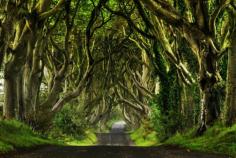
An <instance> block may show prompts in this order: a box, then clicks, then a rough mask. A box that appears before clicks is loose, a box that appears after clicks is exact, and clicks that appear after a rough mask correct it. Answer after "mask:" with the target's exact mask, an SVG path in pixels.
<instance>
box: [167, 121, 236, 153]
mask: <svg viewBox="0 0 236 158" xmlns="http://www.w3.org/2000/svg"><path fill="white" fill-rule="evenodd" d="M195 132H196V129H191V130H189V131H188V132H186V133H185V134H180V133H177V134H176V135H175V136H173V137H171V138H170V139H168V140H167V141H166V142H165V143H166V144H175V145H179V146H181V147H186V148H189V149H192V150H199V151H207V152H215V153H223V154H229V155H232V156H235V155H236V125H234V126H233V127H230V128H226V127H222V126H221V125H215V126H213V127H211V128H209V129H208V130H207V131H206V132H205V133H204V135H203V136H200V137H195V136H194V135H195Z"/></svg>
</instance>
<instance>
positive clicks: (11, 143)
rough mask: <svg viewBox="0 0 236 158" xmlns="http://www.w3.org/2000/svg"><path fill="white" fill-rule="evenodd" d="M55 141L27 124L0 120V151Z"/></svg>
mask: <svg viewBox="0 0 236 158" xmlns="http://www.w3.org/2000/svg"><path fill="white" fill-rule="evenodd" d="M55 143H56V142H54V141H52V140H48V139H45V138H43V137H42V136H40V134H39V133H37V132H35V131H33V130H32V128H30V127H29V126H27V125H25V124H23V123H21V122H19V121H15V120H11V121H8V120H0V153H6V152H9V151H12V150H14V149H16V148H29V147H34V146H38V145H45V144H55Z"/></svg>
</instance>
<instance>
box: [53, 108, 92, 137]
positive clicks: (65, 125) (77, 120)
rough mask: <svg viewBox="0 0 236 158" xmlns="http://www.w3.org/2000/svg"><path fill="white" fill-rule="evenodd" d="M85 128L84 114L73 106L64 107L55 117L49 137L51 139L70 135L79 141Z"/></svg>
mask: <svg viewBox="0 0 236 158" xmlns="http://www.w3.org/2000/svg"><path fill="white" fill-rule="evenodd" d="M87 127H88V125H87V123H86V121H85V116H84V114H83V113H81V112H79V109H77V108H76V107H75V106H73V105H66V106H64V107H63V109H62V110H61V111H60V112H59V113H57V115H56V116H55V118H54V121H53V129H52V132H51V135H52V136H53V137H60V136H62V137H63V135H71V136H73V137H76V138H78V139H79V138H83V137H84V136H85V131H86V129H87Z"/></svg>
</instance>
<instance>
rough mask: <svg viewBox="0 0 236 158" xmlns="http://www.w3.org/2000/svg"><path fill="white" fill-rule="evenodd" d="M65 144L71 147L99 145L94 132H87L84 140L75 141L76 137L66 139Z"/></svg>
mask: <svg viewBox="0 0 236 158" xmlns="http://www.w3.org/2000/svg"><path fill="white" fill-rule="evenodd" d="M63 142H64V143H65V144H66V145H71V146H89V145H94V144H96V143H97V137H96V135H95V134H94V133H93V132H92V131H89V130H88V131H86V132H85V136H84V137H83V138H82V139H75V138H74V137H65V139H64V140H63Z"/></svg>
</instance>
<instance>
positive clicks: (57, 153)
mask: <svg viewBox="0 0 236 158" xmlns="http://www.w3.org/2000/svg"><path fill="white" fill-rule="evenodd" d="M1 158H228V156H220V155H214V154H205V153H199V152H189V151H187V150H183V149H178V148H175V147H164V146H163V147H146V148H145V147H134V146H90V147H71V146H66V147H58V146H54V147H53V146H52V147H45V148H42V149H38V150H35V151H32V152H28V153H27V152H26V153H19V154H17V153H16V154H15V155H8V156H2V157H1Z"/></svg>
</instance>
